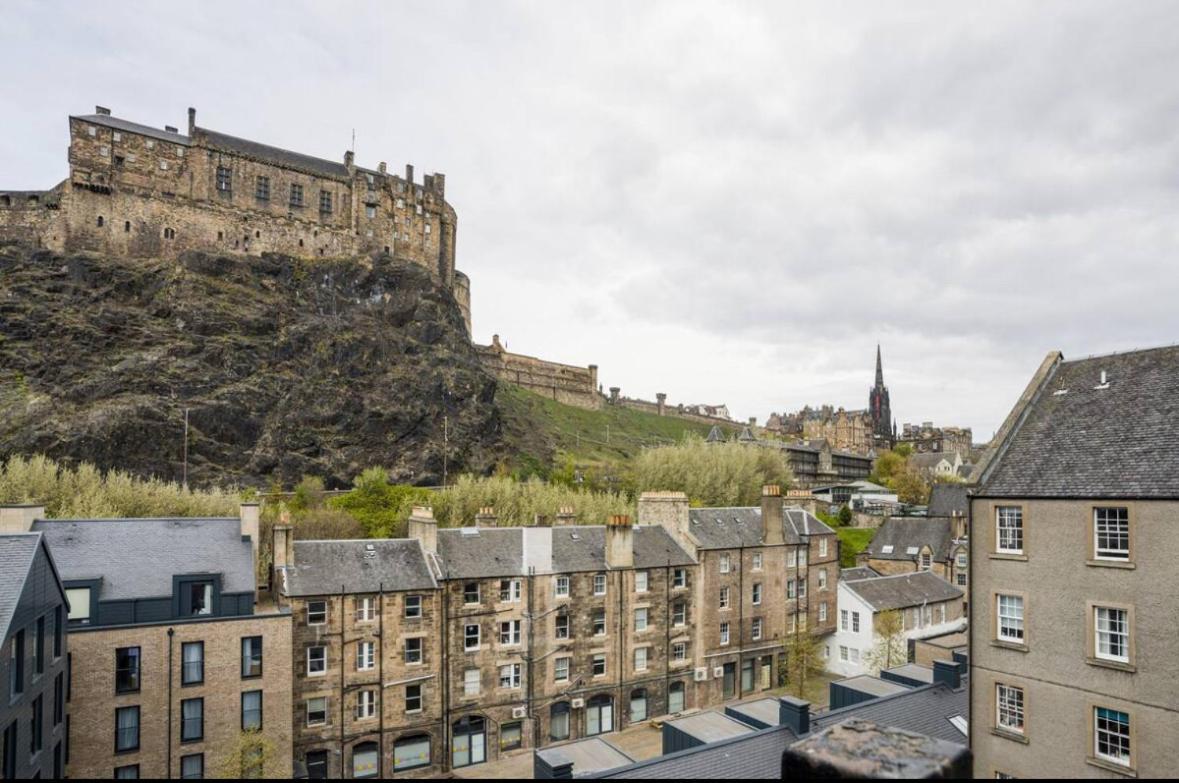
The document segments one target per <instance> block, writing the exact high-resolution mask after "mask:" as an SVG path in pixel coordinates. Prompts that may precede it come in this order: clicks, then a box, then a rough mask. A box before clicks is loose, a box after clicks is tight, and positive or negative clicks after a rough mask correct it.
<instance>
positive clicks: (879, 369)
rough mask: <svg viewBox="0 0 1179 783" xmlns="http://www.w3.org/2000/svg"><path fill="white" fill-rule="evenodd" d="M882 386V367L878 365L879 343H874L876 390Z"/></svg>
mask: <svg viewBox="0 0 1179 783" xmlns="http://www.w3.org/2000/svg"><path fill="white" fill-rule="evenodd" d="M883 385H884V366H883V365H882V364H881V363H880V343H876V388H877V389H879V388H880V387H881V386H883Z"/></svg>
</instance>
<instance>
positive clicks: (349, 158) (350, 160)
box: [344, 150, 356, 172]
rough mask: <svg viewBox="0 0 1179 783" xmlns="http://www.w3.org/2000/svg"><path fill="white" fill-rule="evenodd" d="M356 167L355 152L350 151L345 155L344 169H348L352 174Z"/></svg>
mask: <svg viewBox="0 0 1179 783" xmlns="http://www.w3.org/2000/svg"><path fill="white" fill-rule="evenodd" d="M355 167H356V153H355V152H353V151H352V150H348V151H347V152H345V153H344V168H346V169H348V171H349V172H351V171H352V169H354V168H355Z"/></svg>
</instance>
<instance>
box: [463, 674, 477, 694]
mask: <svg viewBox="0 0 1179 783" xmlns="http://www.w3.org/2000/svg"><path fill="white" fill-rule="evenodd" d="M480 689H481V685H480V676H479V670H478V669H467V670H466V671H464V672H463V695H464V696H478V695H479V691H480Z"/></svg>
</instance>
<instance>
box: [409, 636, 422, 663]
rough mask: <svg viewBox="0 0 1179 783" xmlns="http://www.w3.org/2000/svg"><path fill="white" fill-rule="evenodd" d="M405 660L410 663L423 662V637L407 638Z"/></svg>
mask: <svg viewBox="0 0 1179 783" xmlns="http://www.w3.org/2000/svg"><path fill="white" fill-rule="evenodd" d="M405 662H406V663H408V664H416V663H421V662H422V640H421V637H414V638H411V639H406V640H405Z"/></svg>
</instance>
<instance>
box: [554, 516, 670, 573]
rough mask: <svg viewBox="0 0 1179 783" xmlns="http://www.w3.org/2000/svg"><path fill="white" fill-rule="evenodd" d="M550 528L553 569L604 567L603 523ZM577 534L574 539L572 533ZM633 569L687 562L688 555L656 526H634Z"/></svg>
mask: <svg viewBox="0 0 1179 783" xmlns="http://www.w3.org/2000/svg"><path fill="white" fill-rule="evenodd" d="M552 531H553V571H555V572H563V573H572V572H576V571H604V570H606V528H605V526H603V525H569V526H565V525H561V526H558V527H554V528H552ZM574 535H576V536H577V537H576V538H574V537H573V536H574ZM634 555H635V568H659V567H663V566H668V565H672V566H684V565H691V564H692V562H693V561H692V558H691V557H690V556H689V555H688V553H687V552H685V551H684V550H683V548H682V547H681V546H680V545H679V544H677V543H676V542H675V539H673V538H672V537H671V535H670V534H668V532H667V531H666V530H664V529H663V528H662V527H661V526H659V525H644V526H641V527H636V528H635V529H634Z"/></svg>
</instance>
